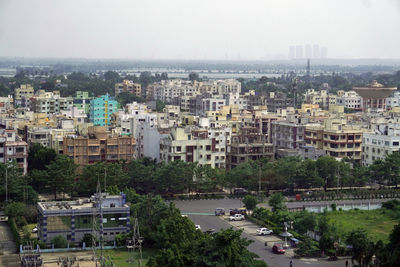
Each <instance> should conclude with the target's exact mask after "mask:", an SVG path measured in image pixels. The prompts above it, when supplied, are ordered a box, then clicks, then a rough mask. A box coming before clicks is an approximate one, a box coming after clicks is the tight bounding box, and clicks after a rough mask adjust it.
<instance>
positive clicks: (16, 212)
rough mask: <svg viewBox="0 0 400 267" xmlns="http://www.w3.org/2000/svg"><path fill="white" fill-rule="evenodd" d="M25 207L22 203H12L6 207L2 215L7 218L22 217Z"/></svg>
mask: <svg viewBox="0 0 400 267" xmlns="http://www.w3.org/2000/svg"><path fill="white" fill-rule="evenodd" d="M25 210H26V206H25V204H24V203H22V202H12V203H10V204H8V205H7V207H6V209H5V210H4V214H5V215H7V216H8V217H13V218H16V217H22V216H24V215H25Z"/></svg>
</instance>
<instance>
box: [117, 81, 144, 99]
mask: <svg viewBox="0 0 400 267" xmlns="http://www.w3.org/2000/svg"><path fill="white" fill-rule="evenodd" d="M122 92H128V93H131V94H134V95H136V96H139V97H141V96H142V85H141V84H139V83H134V82H133V81H130V80H123V81H122V83H117V84H115V97H117V96H118V95H119V94H120V93H122Z"/></svg>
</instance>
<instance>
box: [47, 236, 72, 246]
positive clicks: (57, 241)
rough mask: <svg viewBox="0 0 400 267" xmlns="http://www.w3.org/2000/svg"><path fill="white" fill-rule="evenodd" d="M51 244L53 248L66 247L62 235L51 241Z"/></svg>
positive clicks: (65, 241) (66, 242)
mask: <svg viewBox="0 0 400 267" xmlns="http://www.w3.org/2000/svg"><path fill="white" fill-rule="evenodd" d="M51 243H53V244H54V247H55V248H66V247H67V245H68V241H67V239H65V237H63V236H62V235H58V236H56V237H54V238H53V239H52V240H51Z"/></svg>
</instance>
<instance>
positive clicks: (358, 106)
mask: <svg viewBox="0 0 400 267" xmlns="http://www.w3.org/2000/svg"><path fill="white" fill-rule="evenodd" d="M336 104H337V105H339V106H344V107H345V108H348V109H354V110H362V98H361V96H360V95H359V94H357V93H356V92H355V91H348V92H345V91H338V97H337V101H336Z"/></svg>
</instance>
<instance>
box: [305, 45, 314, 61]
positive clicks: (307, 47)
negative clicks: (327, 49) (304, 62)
mask: <svg viewBox="0 0 400 267" xmlns="http://www.w3.org/2000/svg"><path fill="white" fill-rule="evenodd" d="M312 57H313V54H312V48H311V45H309V44H306V58H312Z"/></svg>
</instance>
